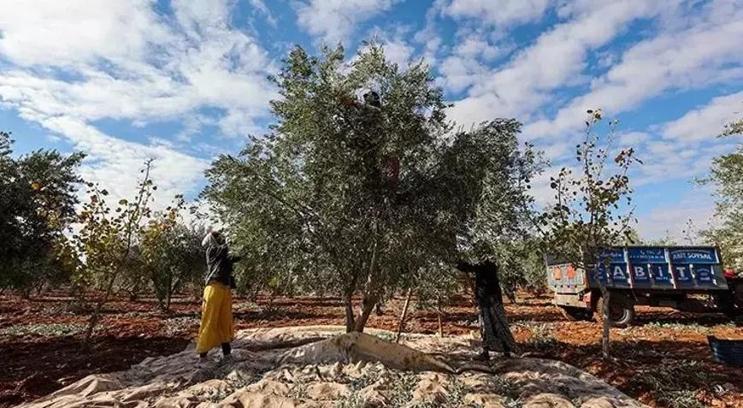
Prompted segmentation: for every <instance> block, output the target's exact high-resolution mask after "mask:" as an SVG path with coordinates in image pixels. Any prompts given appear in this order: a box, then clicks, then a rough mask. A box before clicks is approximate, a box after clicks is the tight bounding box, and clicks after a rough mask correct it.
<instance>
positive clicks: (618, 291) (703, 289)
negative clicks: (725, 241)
mask: <svg viewBox="0 0 743 408" xmlns="http://www.w3.org/2000/svg"><path fill="white" fill-rule="evenodd" d="M599 259H600V260H601V262H599V264H598V265H597V266H595V267H591V268H588V269H590V270H588V271H586V270H582V269H579V268H577V267H575V266H574V265H572V264H571V263H569V262H567V261H565V260H564V259H560V258H559V257H547V258H546V259H545V263H546V267H547V282H548V285H549V287H550V289H552V291H553V292H554V294H555V295H554V304H555V305H557V306H559V307H560V308H562V310H563V313H564V315H565V316H566V317H567V318H569V319H574V320H591V319H592V318H593V317H594V316H595V317H596V318H597V319H599V320H600V319H602V318H603V313H597V311H601V310H602V308H603V301H604V300H603V298H602V295H601V293H602V291H601V289H602V288H605V289H606V290H607V291H608V292H609V293H610V296H609V299H610V304H609V319H610V321H611V323H612V324H613V325H614V326H620V327H621V326H627V325H630V324H632V322H633V320H634V318H635V310H634V308H635V305H649V306H659V307H672V308H674V309H677V310H681V311H686V312H722V313H726V314H728V315H731V316H733V315H736V314H739V313H740V310H741V308H743V302H742V301H741V300H743V299H741V298H743V285H742V284H739V282H740V281H739V280H737V278H735V279H732V278H731V277H729V276H726V275H728V274H726V273H725V272H726V271H724V270H723V267H722V260H721V258H720V251H719V250H718V249H717V248H716V247H711V246H662V247H661V246H623V247H610V248H605V249H603V250H601V251H600V256H599ZM736 289H739V290H737V291H736ZM736 292H739V293H736Z"/></svg>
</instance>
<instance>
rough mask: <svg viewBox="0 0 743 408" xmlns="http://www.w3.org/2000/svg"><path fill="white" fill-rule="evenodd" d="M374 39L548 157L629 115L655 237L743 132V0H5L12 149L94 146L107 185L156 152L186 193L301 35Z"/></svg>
mask: <svg viewBox="0 0 743 408" xmlns="http://www.w3.org/2000/svg"><path fill="white" fill-rule="evenodd" d="M369 38H376V39H378V40H379V41H381V42H383V43H384V45H385V49H386V52H387V56H388V58H389V59H390V60H391V61H394V62H396V63H398V64H401V65H405V64H407V63H408V62H409V61H415V60H418V59H420V58H424V59H425V60H426V61H427V62H429V63H430V65H431V68H432V70H433V72H434V75H435V77H436V81H437V82H438V84H439V85H440V86H441V87H442V88H443V89H444V90H445V93H446V97H447V98H448V99H449V100H450V101H451V102H453V103H454V104H455V106H454V108H452V109H451V111H450V112H449V113H450V116H451V118H452V119H454V120H456V121H457V122H458V123H460V124H463V125H465V126H466V125H469V124H471V123H476V122H479V121H482V120H487V119H491V118H495V117H515V118H517V119H519V120H520V121H521V122H523V123H524V125H525V126H524V132H523V135H522V138H523V139H524V140H525V141H526V140H528V141H531V142H533V143H535V144H536V145H537V146H538V147H539V148H541V149H542V150H544V152H545V154H546V156H547V158H549V159H550V160H551V161H552V163H553V164H554V166H555V167H557V166H560V165H563V164H566V163H568V164H569V163H570V160H571V157H572V155H571V152H572V150H573V149H572V148H573V146H574V145H575V144H576V142H578V141H579V139H580V137H581V130H582V127H583V120H584V116H585V111H586V109H588V108H596V107H601V108H602V109H603V110H604V112H605V114H606V115H607V116H608V117H610V118H616V119H618V120H619V121H620V122H621V125H620V132H621V136H620V140H621V142H622V143H624V144H630V145H633V146H635V147H636V149H637V150H638V153H639V157H640V158H641V159H642V160H643V161H644V163H645V164H644V165H642V166H640V167H639V168H638V169H637V170H636V171H635V173H634V174H633V176H634V178H633V181H634V185H635V187H636V195H635V197H636V204H637V213H638V215H639V219H640V223H639V225H638V229H639V230H640V231H641V233H642V235H643V236H645V237H649V238H652V237H661V236H664V235H665V234H666V231H667V230H668V232H669V233H670V234H671V235H678V234H679V233H680V231H681V229H682V228H683V224H684V222H685V220H687V219H689V218H692V219H693V220H694V222H695V224H696V225H697V226H698V227H699V228H701V227H704V226H705V225H706V223H707V222H708V220H709V218H710V215H711V214H712V210H713V199H712V197H711V195H710V192H709V191H708V190H707V189H703V188H700V187H696V186H695V185H694V184H693V183H692V180H693V179H694V178H695V177H699V176H703V175H704V174H705V172H706V171H707V169H708V168H709V164H710V161H711V159H712V158H713V157H715V156H716V155H719V154H721V153H725V152H729V151H731V150H732V149H733V148H734V145H735V143H740V141H741V139H740V138H737V139H730V138H727V139H719V138H716V137H715V135H717V134H718V133H719V132H720V130H721V128H722V126H723V124H724V123H725V122H726V121H729V120H730V119H732V118H735V117H740V116H742V114H741V112H743V52H741V44H743V0H718V1H702V0H689V1H682V0H659V1H656V0H436V1H422V0H271V1H269V0H232V1H227V0H210V1H206V0H172V1H167V0H157V1H155V0H65V1H58V0H0V129H3V130H8V131H12V132H13V134H14V138H15V139H16V145H15V148H16V151H17V152H19V153H23V152H28V151H30V150H33V149H37V148H55V149H59V150H61V151H65V152H69V151H73V150H79V151H84V152H86V153H88V158H87V160H86V162H85V165H84V168H83V174H84V177H86V178H87V179H88V180H92V181H99V182H100V183H101V184H103V185H104V186H106V187H108V188H109V190H111V191H112V193H114V195H126V194H130V193H131V191H132V190H133V188H134V187H133V186H134V183H135V179H136V176H137V175H138V174H139V172H138V171H137V169H138V168H139V167H141V164H142V163H143V161H144V160H145V159H146V158H150V157H152V158H155V159H156V169H155V172H154V177H155V179H156V182H157V184H158V185H159V186H160V190H159V191H160V202H161V203H163V202H165V201H167V200H166V197H170V196H172V195H174V194H176V193H180V192H183V193H186V196H187V197H192V198H193V197H195V196H196V195H198V193H199V191H200V190H201V189H202V188H203V186H204V183H205V181H204V177H203V171H204V169H205V168H206V167H207V166H208V165H209V163H210V161H211V160H212V159H213V158H214V157H215V156H216V155H217V154H219V153H235V152H237V151H238V150H239V148H240V147H241V146H242V145H243V144H244V143H245V142H246V139H247V135H249V134H261V133H263V131H264V129H265V128H266V126H267V125H268V124H269V123H271V116H270V112H269V110H268V101H269V100H271V99H272V98H275V97H276V90H275V89H274V87H273V86H272V85H271V84H270V83H269V82H268V81H267V80H266V76H267V75H268V74H271V73H275V72H276V71H277V69H278V68H279V66H280V63H281V59H282V57H283V56H285V55H286V53H287V51H288V50H289V49H290V48H291V47H292V45H293V44H300V45H302V46H304V47H306V48H308V49H310V50H311V51H312V52H316V51H317V49H318V47H319V46H320V45H321V44H323V43H325V44H336V43H338V42H341V43H343V44H344V46H345V47H346V49H347V50H348V52H349V53H353V52H355V51H356V50H357V49H358V47H359V46H360V45H361V41H363V40H364V39H369ZM548 174H549V173H548ZM548 174H545V175H544V176H543V177H542V180H541V182H540V183H538V186H537V188H536V194H537V195H538V198H539V199H540V200H542V201H544V200H548V199H549V192H548V189H546V188H545V186H544V180H546V179H547V178H548Z"/></svg>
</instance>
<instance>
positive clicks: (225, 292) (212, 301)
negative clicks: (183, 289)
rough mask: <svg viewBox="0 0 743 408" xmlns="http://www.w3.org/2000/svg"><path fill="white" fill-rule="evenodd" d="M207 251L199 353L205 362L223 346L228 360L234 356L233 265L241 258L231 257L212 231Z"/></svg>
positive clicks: (203, 243) (207, 239)
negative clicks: (215, 349) (216, 349)
mask: <svg viewBox="0 0 743 408" xmlns="http://www.w3.org/2000/svg"><path fill="white" fill-rule="evenodd" d="M201 245H202V246H203V247H205V248H206V266H207V273H206V278H205V282H206V287H205V288H204V302H203V304H202V309H201V327H200V328H199V339H198V341H197V343H196V352H197V353H198V354H199V356H201V358H202V359H205V358H206V354H207V353H208V352H209V350H211V349H212V348H214V347H216V346H218V345H221V346H222V354H223V355H224V357H229V356H230V353H231V352H232V347H231V346H230V342H231V341H232V338H233V337H234V329H233V326H232V288H234V287H235V279H234V278H233V276H232V264H233V262H236V261H238V260H239V259H240V258H239V257H235V256H231V255H230V254H229V250H228V248H227V244H226V243H225V239H224V237H223V236H222V234H220V233H219V232H217V231H209V233H207V235H206V236H205V237H204V240H203V241H202V242H201Z"/></svg>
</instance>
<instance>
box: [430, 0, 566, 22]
mask: <svg viewBox="0 0 743 408" xmlns="http://www.w3.org/2000/svg"><path fill="white" fill-rule="evenodd" d="M553 3H554V1H552V0H453V1H452V2H451V4H449V5H448V6H447V7H446V9H445V12H446V14H448V15H450V16H452V17H475V18H479V19H482V20H483V21H485V22H487V23H490V24H495V25H498V26H510V25H514V24H518V23H527V22H531V21H535V20H538V19H539V18H541V17H542V15H543V14H544V12H545V11H546V10H547V8H548V7H549V6H550V5H551V4H553Z"/></svg>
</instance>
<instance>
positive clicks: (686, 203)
mask: <svg viewBox="0 0 743 408" xmlns="http://www.w3.org/2000/svg"><path fill="white" fill-rule="evenodd" d="M714 212H715V209H714V202H713V200H712V195H711V193H710V192H708V191H704V190H701V189H696V190H693V191H692V192H690V193H689V194H687V195H686V196H684V197H681V198H680V199H679V201H678V202H677V203H675V204H670V205H666V206H663V207H659V208H656V209H653V210H652V211H650V212H649V213H647V214H643V215H641V216H638V217H637V219H638V224H637V229H638V232H639V234H640V236H641V237H642V238H644V239H648V240H652V239H661V238H666V237H670V238H672V239H674V240H675V241H676V242H678V243H679V244H689V242H688V241H687V240H686V234H684V233H683V230H684V229H685V228H686V225H687V222H688V220H691V221H692V226H693V229H694V230H693V231H691V238H692V240H693V242H692V243H693V244H702V242H701V241H700V240H699V237H698V233H699V231H700V230H702V229H706V228H709V227H710V226H711V225H710V220H712V219H714V217H713V215H714Z"/></svg>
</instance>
